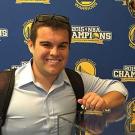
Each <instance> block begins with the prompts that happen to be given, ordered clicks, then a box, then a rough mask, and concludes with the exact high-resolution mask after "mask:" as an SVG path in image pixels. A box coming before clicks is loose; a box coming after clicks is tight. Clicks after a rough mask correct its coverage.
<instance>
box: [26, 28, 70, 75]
mask: <svg viewBox="0 0 135 135" xmlns="http://www.w3.org/2000/svg"><path fill="white" fill-rule="evenodd" d="M28 46H29V50H30V52H31V53H32V55H33V66H32V67H33V70H34V72H35V73H40V74H42V75H45V76H56V75H58V74H59V73H60V72H61V71H62V69H64V68H65V65H66V63H67V60H68V55H69V34H68V31H67V30H64V29H57V30H56V29H52V28H50V27H40V28H39V29H38V30H37V38H36V41H35V44H34V45H33V43H32V41H30V42H29V43H28Z"/></svg>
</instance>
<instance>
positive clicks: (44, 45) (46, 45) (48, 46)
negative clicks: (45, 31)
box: [42, 44, 51, 48]
mask: <svg viewBox="0 0 135 135" xmlns="http://www.w3.org/2000/svg"><path fill="white" fill-rule="evenodd" d="M42 46H43V47H46V48H51V45H50V44H42Z"/></svg>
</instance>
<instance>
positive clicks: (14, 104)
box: [2, 62, 127, 135]
mask: <svg viewBox="0 0 135 135" xmlns="http://www.w3.org/2000/svg"><path fill="white" fill-rule="evenodd" d="M80 75H81V76H82V79H83V81H84V87H85V93H86V92H87V91H88V90H90V91H94V92H97V93H98V94H99V95H102V94H104V93H107V92H110V91H113V90H117V91H119V92H121V93H123V95H124V96H127V90H126V88H125V87H124V85H123V84H122V83H120V82H118V81H115V80H108V79H107V80H102V79H100V78H98V77H95V76H91V75H87V74H83V73H80ZM75 111H76V98H75V95H74V91H73V89H72V87H71V84H70V81H69V79H68V77H67V75H66V73H65V71H64V70H63V71H62V72H61V73H60V74H59V76H58V78H57V80H55V81H54V83H53V85H52V87H51V88H50V90H49V92H47V91H46V90H43V87H42V85H41V84H39V83H38V82H35V79H34V75H33V72H32V68H31V63H30V62H29V63H28V64H26V65H23V66H22V67H20V68H18V69H17V70H16V73H15V87H14V91H13V95H12V98H11V102H10V105H9V109H8V113H7V119H6V123H5V125H4V127H3V128H2V135H58V128H59V129H60V134H59V135H70V132H71V124H69V123H68V124H67V122H66V121H63V120H60V121H59V125H58V115H61V114H65V113H69V112H75ZM74 118H75V114H72V115H67V119H70V120H71V121H74Z"/></svg>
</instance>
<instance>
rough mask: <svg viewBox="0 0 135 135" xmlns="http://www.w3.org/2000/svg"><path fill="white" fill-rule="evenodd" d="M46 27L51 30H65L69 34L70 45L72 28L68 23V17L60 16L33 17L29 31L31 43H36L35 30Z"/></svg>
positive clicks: (44, 15) (42, 15)
mask: <svg viewBox="0 0 135 135" xmlns="http://www.w3.org/2000/svg"><path fill="white" fill-rule="evenodd" d="M42 26H46V27H51V28H52V29H56V30H57V29H65V30H67V31H68V33H69V43H71V38H72V28H71V24H70V22H69V19H68V17H66V16H62V15H55V14H40V15H38V16H36V17H35V19H34V20H33V23H32V26H31V31H30V39H31V40H32V42H33V43H35V41H36V37H37V30H38V28H40V27H42Z"/></svg>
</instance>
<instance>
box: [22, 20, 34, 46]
mask: <svg viewBox="0 0 135 135" xmlns="http://www.w3.org/2000/svg"><path fill="white" fill-rule="evenodd" d="M32 22H33V20H28V21H27V22H25V23H24V24H23V36H24V39H25V40H24V42H25V43H26V44H27V41H28V39H29V36H30V30H31V25H32Z"/></svg>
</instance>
